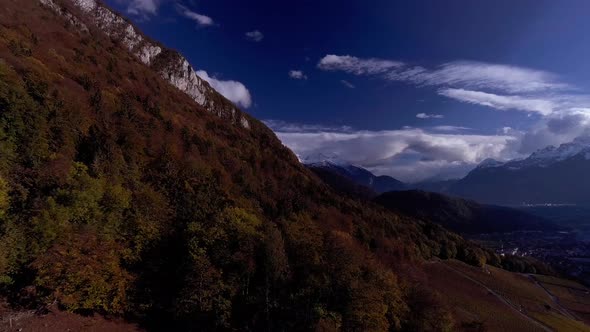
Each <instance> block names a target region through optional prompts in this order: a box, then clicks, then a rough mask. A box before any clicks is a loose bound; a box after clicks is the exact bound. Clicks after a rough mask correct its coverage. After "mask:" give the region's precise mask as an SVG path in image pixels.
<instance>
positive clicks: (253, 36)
mask: <svg viewBox="0 0 590 332" xmlns="http://www.w3.org/2000/svg"><path fill="white" fill-rule="evenodd" d="M246 38H247V39H248V40H251V41H253V42H257V43H258V42H261V41H262V39H264V35H263V34H262V32H260V31H258V30H254V31H249V32H246Z"/></svg>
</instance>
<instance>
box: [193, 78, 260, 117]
mask: <svg viewBox="0 0 590 332" xmlns="http://www.w3.org/2000/svg"><path fill="white" fill-rule="evenodd" d="M197 75H198V76H199V77H200V78H202V79H204V80H205V81H207V82H208V83H209V84H210V85H211V87H212V88H213V89H215V90H217V92H219V93H221V94H222V95H223V96H224V97H225V98H227V99H229V100H230V101H232V102H233V103H234V104H236V105H238V106H242V107H244V108H248V107H250V106H251V105H252V97H251V96H250V91H248V89H247V88H246V86H245V85H244V84H242V83H240V82H237V81H223V80H219V79H217V78H215V77H211V76H209V74H207V72H206V71H204V70H199V71H197Z"/></svg>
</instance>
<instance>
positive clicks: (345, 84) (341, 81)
mask: <svg viewBox="0 0 590 332" xmlns="http://www.w3.org/2000/svg"><path fill="white" fill-rule="evenodd" d="M340 83H342V85H344V86H345V87H347V88H349V89H354V88H356V87H355V86H354V84H352V83H350V82H349V81H347V80H340Z"/></svg>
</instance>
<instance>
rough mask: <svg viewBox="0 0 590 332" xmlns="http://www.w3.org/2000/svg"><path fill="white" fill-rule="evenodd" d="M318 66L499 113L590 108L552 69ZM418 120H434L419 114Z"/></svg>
mask: <svg viewBox="0 0 590 332" xmlns="http://www.w3.org/2000/svg"><path fill="white" fill-rule="evenodd" d="M318 68H320V69H322V70H327V71H342V72H346V73H349V74H353V75H357V76H361V75H372V76H375V77H379V78H381V79H383V80H387V81H397V82H405V83H407V84H411V85H415V86H417V87H425V86H432V87H437V88H438V94H439V95H441V96H444V97H448V98H451V99H454V100H456V101H460V102H464V103H470V104H474V105H480V106H486V107H490V108H493V109H497V110H516V111H523V112H530V113H537V114H540V115H541V116H548V115H550V114H553V113H563V112H572V111H573V110H574V109H576V108H590V95H584V94H580V93H579V89H577V88H576V87H575V86H572V85H570V84H568V83H565V82H562V81H561V80H560V78H559V76H558V75H555V74H553V73H551V72H548V71H543V70H537V69H531V68H525V67H519V66H512V65H506V64H494V63H485V62H477V61H453V62H448V63H444V64H441V65H439V66H436V67H434V68H426V67H423V66H415V65H410V64H407V63H404V62H401V61H395V60H385V59H376V58H366V59H362V58H357V57H353V56H350V55H343V56H339V55H326V56H325V57H323V58H322V59H320V61H319V62H318ZM418 117H419V118H423V119H425V118H432V117H430V116H429V115H428V114H423V113H422V114H418Z"/></svg>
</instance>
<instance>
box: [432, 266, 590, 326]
mask: <svg viewBox="0 0 590 332" xmlns="http://www.w3.org/2000/svg"><path fill="white" fill-rule="evenodd" d="M425 271H426V272H425V276H424V278H425V280H424V283H425V284H427V285H430V286H431V287H435V288H441V289H442V288H444V289H445V291H444V292H441V293H440V296H441V299H442V301H443V303H446V304H447V305H448V306H449V307H451V308H453V309H452V312H453V313H454V314H455V315H456V317H461V320H462V321H463V322H464V323H463V324H460V325H458V326H456V330H457V331H590V328H589V327H588V325H586V324H587V323H588V310H589V309H590V306H589V305H588V303H590V302H589V301H590V296H589V295H588V294H589V293H588V292H589V290H588V289H587V288H586V287H584V286H582V285H580V284H578V283H575V282H570V281H567V280H563V279H558V278H553V277H544V276H539V275H533V274H514V273H508V272H506V271H504V270H500V269H496V268H493V267H488V268H486V269H477V268H473V267H471V266H468V265H466V264H464V263H461V262H458V261H452V260H451V261H445V262H437V261H434V262H429V263H427V264H425Z"/></svg>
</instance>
